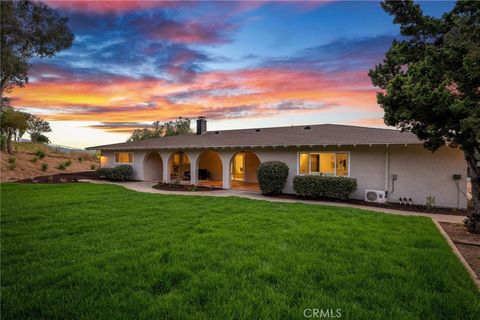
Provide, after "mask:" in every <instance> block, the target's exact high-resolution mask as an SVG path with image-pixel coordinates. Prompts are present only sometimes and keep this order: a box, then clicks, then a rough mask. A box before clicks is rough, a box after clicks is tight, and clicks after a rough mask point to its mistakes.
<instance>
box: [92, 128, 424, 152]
mask: <svg viewBox="0 0 480 320" xmlns="http://www.w3.org/2000/svg"><path fill="white" fill-rule="evenodd" d="M421 143H422V141H420V140H419V139H418V138H417V137H416V136H415V135H414V134H413V133H410V132H401V131H399V130H393V129H379V128H367V127H358V126H347V125H336V124H319V125H304V126H291V127H274V128H259V129H255V128H253V129H240V130H223V131H207V132H205V133H203V134H201V135H197V134H196V133H188V134H183V135H178V136H170V137H161V138H152V139H145V140H141V141H135V142H124V143H116V144H109V145H102V146H94V147H89V148H87V149H89V150H92V149H100V150H149V149H191V148H226V147H243V148H248V147H252V148H253V147H280V146H282V147H289V146H328V145H374V144H421Z"/></svg>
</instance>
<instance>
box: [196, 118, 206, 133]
mask: <svg viewBox="0 0 480 320" xmlns="http://www.w3.org/2000/svg"><path fill="white" fill-rule="evenodd" d="M206 132H207V120H206V119H205V117H198V119H197V134H198V135H200V134H204V133H206Z"/></svg>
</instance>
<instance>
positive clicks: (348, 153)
mask: <svg viewBox="0 0 480 320" xmlns="http://www.w3.org/2000/svg"><path fill="white" fill-rule="evenodd" d="M302 153H306V154H308V155H309V157H308V173H306V174H305V173H300V154H302ZM321 153H333V154H334V155H335V157H334V162H335V169H334V173H333V177H346V178H349V177H350V175H351V172H350V159H351V151H343V150H340V151H297V175H299V176H308V175H315V176H320V175H322V174H321V172H311V164H312V162H311V159H310V155H312V154H318V155H319V154H321ZM338 153H343V154H347V155H348V156H347V170H348V174H347V175H346V176H337V154H338ZM318 159H319V160H320V156H319V157H318ZM318 166H319V168H320V162H319V164H318ZM324 176H325V177H332V176H329V175H324Z"/></svg>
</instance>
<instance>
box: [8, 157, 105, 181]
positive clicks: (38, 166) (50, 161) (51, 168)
mask: <svg viewBox="0 0 480 320" xmlns="http://www.w3.org/2000/svg"><path fill="white" fill-rule="evenodd" d="M0 158H1V159H0V162H1V182H14V181H19V180H28V179H33V178H36V177H42V176H50V175H57V174H70V173H78V172H86V171H91V172H92V173H93V172H94V170H92V166H95V168H98V166H99V163H98V161H96V160H92V159H85V160H83V159H82V161H79V160H78V157H76V156H75V155H73V154H72V155H69V154H55V153H48V152H47V154H46V156H45V158H43V159H38V157H36V156H35V154H34V152H23V151H17V152H15V153H14V154H13V155H10V154H7V153H5V152H3V151H2V152H1V154H0ZM11 158H15V163H16V166H15V168H13V169H11V167H10V163H9V159H11ZM34 158H37V159H36V161H33V159H34ZM67 161H71V164H70V166H68V167H67V168H66V169H65V170H61V169H58V168H57V167H58V166H59V165H60V164H61V163H65V162H67ZM44 163H46V164H47V169H46V170H45V171H42V164H44Z"/></svg>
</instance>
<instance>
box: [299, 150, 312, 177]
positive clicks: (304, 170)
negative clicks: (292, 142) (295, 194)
mask: <svg viewBox="0 0 480 320" xmlns="http://www.w3.org/2000/svg"><path fill="white" fill-rule="evenodd" d="M309 160H310V154H308V153H300V166H299V167H298V171H299V172H300V174H308V171H309V169H308V168H309V167H308V166H309V165H308V161H309Z"/></svg>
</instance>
